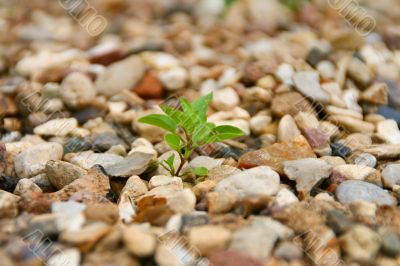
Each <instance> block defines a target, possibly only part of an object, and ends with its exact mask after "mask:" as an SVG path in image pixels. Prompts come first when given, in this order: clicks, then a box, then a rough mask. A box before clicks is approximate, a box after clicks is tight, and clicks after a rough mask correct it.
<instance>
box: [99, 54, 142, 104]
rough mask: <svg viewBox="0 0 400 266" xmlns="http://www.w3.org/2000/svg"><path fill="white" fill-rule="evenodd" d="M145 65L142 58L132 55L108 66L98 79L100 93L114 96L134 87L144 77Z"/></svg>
mask: <svg viewBox="0 0 400 266" xmlns="http://www.w3.org/2000/svg"><path fill="white" fill-rule="evenodd" d="M144 71H145V66H144V64H143V62H142V60H141V59H140V58H139V57H138V56H136V55H132V56H130V57H128V58H126V59H124V60H121V61H117V62H115V63H113V64H111V65H109V66H108V67H107V69H106V70H105V71H104V72H102V73H101V74H100V75H99V76H98V77H97V79H96V82H95V86H96V90H97V92H98V93H100V94H103V95H105V96H108V97H110V96H113V95H115V94H117V93H119V92H121V91H123V90H130V89H132V88H133V87H134V86H135V85H136V83H137V82H138V81H139V80H140V79H141V78H142V77H143V74H144Z"/></svg>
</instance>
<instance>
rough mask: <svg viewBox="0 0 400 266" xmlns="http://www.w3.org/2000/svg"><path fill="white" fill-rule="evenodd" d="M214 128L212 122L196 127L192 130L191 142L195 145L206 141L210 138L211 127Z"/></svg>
mask: <svg viewBox="0 0 400 266" xmlns="http://www.w3.org/2000/svg"><path fill="white" fill-rule="evenodd" d="M214 128H215V124H214V123H205V124H202V125H200V126H198V127H196V129H195V130H194V132H193V136H192V139H193V143H194V144H195V145H197V146H200V145H203V144H204V143H207V141H208V140H209V139H210V138H211V136H212V135H211V134H212V132H213V129H214Z"/></svg>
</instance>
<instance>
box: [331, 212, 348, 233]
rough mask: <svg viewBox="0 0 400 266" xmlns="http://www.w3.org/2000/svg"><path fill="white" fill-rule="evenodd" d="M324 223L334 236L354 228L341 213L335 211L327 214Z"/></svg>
mask: <svg viewBox="0 0 400 266" xmlns="http://www.w3.org/2000/svg"><path fill="white" fill-rule="evenodd" d="M326 223H327V225H328V226H329V227H330V228H332V229H333V231H335V233H336V234H342V233H344V232H346V231H347V230H349V229H350V228H351V227H353V226H354V224H353V222H352V221H351V220H350V219H349V218H348V217H347V216H346V215H345V214H344V213H343V212H341V211H338V210H335V209H333V210H330V211H329V212H328V214H327V217H326Z"/></svg>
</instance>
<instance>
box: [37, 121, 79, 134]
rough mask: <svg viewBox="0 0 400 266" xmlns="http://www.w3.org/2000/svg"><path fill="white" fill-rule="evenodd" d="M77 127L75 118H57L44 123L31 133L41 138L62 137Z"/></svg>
mask: <svg viewBox="0 0 400 266" xmlns="http://www.w3.org/2000/svg"><path fill="white" fill-rule="evenodd" d="M77 127H78V121H77V120H76V118H58V119H53V120H50V121H47V122H45V123H44V124H41V125H39V126H37V127H35V128H34V129H33V132H34V133H35V134H37V135H41V136H57V137H63V136H66V135H68V134H69V133H71V132H72V131H73V130H75V129H76V128H77Z"/></svg>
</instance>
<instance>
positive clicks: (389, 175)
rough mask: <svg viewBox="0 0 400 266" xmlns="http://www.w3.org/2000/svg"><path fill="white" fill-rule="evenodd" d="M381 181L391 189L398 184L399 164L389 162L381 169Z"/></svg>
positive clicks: (399, 179) (399, 178)
mask: <svg viewBox="0 0 400 266" xmlns="http://www.w3.org/2000/svg"><path fill="white" fill-rule="evenodd" d="M382 181H383V184H384V185H385V187H388V188H391V189H393V187H394V186H396V185H400V164H389V165H387V166H385V168H383V170H382Z"/></svg>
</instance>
